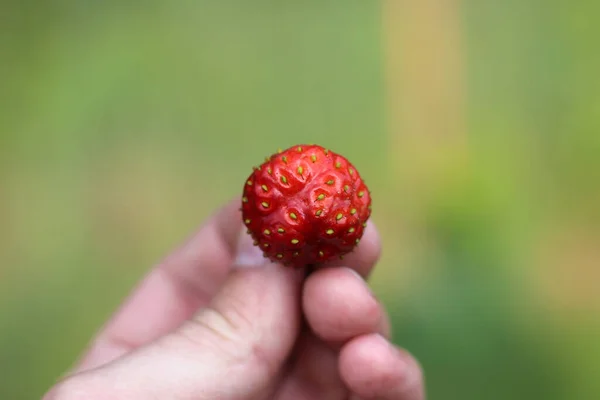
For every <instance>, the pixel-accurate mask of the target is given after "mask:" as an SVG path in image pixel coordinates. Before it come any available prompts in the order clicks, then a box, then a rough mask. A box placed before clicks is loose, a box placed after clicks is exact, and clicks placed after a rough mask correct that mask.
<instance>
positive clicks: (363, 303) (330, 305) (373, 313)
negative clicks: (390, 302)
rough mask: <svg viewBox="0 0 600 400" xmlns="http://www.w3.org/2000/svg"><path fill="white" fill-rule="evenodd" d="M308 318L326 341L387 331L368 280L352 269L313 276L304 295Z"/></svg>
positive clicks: (332, 269)
mask: <svg viewBox="0 0 600 400" xmlns="http://www.w3.org/2000/svg"><path fill="white" fill-rule="evenodd" d="M302 304H303V308H304V312H305V314H306V319H307V321H308V324H309V325H310V327H311V329H312V330H313V332H314V333H315V334H316V335H317V336H318V337H320V338H321V339H322V340H324V341H326V342H333V343H343V342H346V341H347V340H350V339H352V338H353V337H356V336H359V335H363V334H366V333H372V332H383V331H384V330H385V329H387V326H386V324H387V319H386V318H384V312H383V309H382V307H381V305H380V304H379V302H378V301H377V299H376V298H375V296H373V294H372V293H371V290H370V289H369V287H368V286H367V285H366V283H365V281H364V280H363V279H362V278H361V277H360V276H359V275H358V274H356V273H355V272H354V271H353V270H351V269H348V268H327V269H324V270H320V271H317V272H315V273H314V274H312V275H311V276H309V278H308V279H307V281H306V283H305V285H304V290H303V296H302Z"/></svg>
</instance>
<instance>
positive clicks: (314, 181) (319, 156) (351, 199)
mask: <svg viewBox="0 0 600 400" xmlns="http://www.w3.org/2000/svg"><path fill="white" fill-rule="evenodd" d="M370 216H371V196H370V192H369V190H368V189H367V187H366V186H365V183H364V182H363V180H362V179H361V177H360V175H359V173H358V171H357V170H356V168H354V166H353V165H352V164H350V162H349V161H348V160H347V159H346V158H344V157H343V156H341V155H339V154H336V153H334V152H332V151H330V150H326V149H324V148H323V147H321V146H315V145H298V146H294V147H291V148H289V149H287V150H285V151H279V152H278V154H274V155H272V156H271V157H267V159H266V161H265V162H264V163H263V164H262V165H261V166H260V167H258V168H255V169H254V172H253V173H252V174H251V175H250V176H249V177H248V179H247V180H246V183H245V184H244V193H243V197H242V217H243V220H244V224H245V225H246V227H247V228H248V233H249V234H251V235H252V238H253V239H254V244H255V245H256V246H260V248H261V249H262V251H263V253H264V255H265V257H267V258H269V259H271V260H272V261H278V262H281V263H283V264H286V265H293V266H296V267H301V266H304V265H308V264H318V263H323V262H326V261H329V260H331V259H333V258H335V257H340V258H341V257H342V256H343V255H344V254H347V253H349V252H350V251H352V249H353V248H354V247H355V246H356V245H357V244H358V242H359V241H360V238H361V237H362V235H363V232H364V229H365V227H366V225H367V220H368V219H369V217H370Z"/></svg>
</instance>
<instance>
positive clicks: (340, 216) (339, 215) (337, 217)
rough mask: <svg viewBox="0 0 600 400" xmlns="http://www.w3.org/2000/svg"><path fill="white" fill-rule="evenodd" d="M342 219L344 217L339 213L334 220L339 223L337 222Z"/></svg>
mask: <svg viewBox="0 0 600 400" xmlns="http://www.w3.org/2000/svg"><path fill="white" fill-rule="evenodd" d="M343 217H344V214H342V213H339V214H338V215H336V216H335V219H336V220H338V221H339V220H340V219H342V218H343Z"/></svg>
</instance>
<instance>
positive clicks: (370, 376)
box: [339, 334, 424, 400]
mask: <svg viewBox="0 0 600 400" xmlns="http://www.w3.org/2000/svg"><path fill="white" fill-rule="evenodd" d="M339 369H340V376H341V377H342V380H343V381H344V383H345V384H346V385H347V386H348V388H349V389H350V390H351V391H352V392H354V393H356V394H357V395H358V396H359V397H360V398H362V399H374V398H377V399H395V400H400V399H401V400H423V399H424V387H423V376H422V369H421V367H420V365H419V364H418V362H417V361H416V360H415V359H414V357H412V355H410V354H409V353H408V352H406V351H404V350H401V349H398V348H397V347H395V346H394V345H392V344H391V343H390V342H389V341H387V340H386V339H385V338H384V337H383V336H381V335H378V334H370V335H363V336H361V337H358V338H356V339H354V340H352V341H350V342H349V343H347V344H346V345H345V346H344V347H343V348H342V349H341V351H340V358H339Z"/></svg>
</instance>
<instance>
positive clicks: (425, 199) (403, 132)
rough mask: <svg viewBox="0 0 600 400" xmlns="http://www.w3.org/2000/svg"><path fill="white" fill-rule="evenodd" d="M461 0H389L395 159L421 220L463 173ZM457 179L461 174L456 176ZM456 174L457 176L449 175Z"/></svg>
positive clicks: (397, 175)
mask: <svg viewBox="0 0 600 400" xmlns="http://www.w3.org/2000/svg"><path fill="white" fill-rule="evenodd" d="M460 6H461V3H460V1H459V0H448V1H435V0H385V2H384V8H383V21H384V29H385V31H384V36H385V46H386V51H385V53H386V56H387V59H386V77H387V88H388V112H389V135H390V136H389V144H390V146H389V151H390V154H389V158H388V159H389V160H390V162H391V170H392V172H393V174H394V175H393V178H394V186H395V190H396V191H397V193H399V194H408V193H410V196H402V199H403V200H404V201H405V202H404V203H403V207H408V209H407V210H406V212H407V213H408V214H410V215H412V216H415V217H416V218H417V219H420V217H419V216H422V213H423V212H426V209H424V208H426V205H427V204H428V203H429V202H430V201H431V200H432V199H433V198H432V197H435V194H436V192H438V191H439V190H440V189H441V186H443V185H446V184H448V182H450V183H451V182H452V181H454V178H453V176H452V175H453V174H456V173H457V172H458V173H459V175H460V173H461V172H464V169H463V168H464V166H465V165H464V163H465V161H466V153H467V136H466V127H465V125H466V124H465V105H464V102H465V84H464V80H463V75H464V74H463V71H464V65H463V62H464V50H463V43H462V40H463V39H462V35H461V21H460V12H461V9H460ZM455 177H456V176H455ZM449 178H450V179H449Z"/></svg>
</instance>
